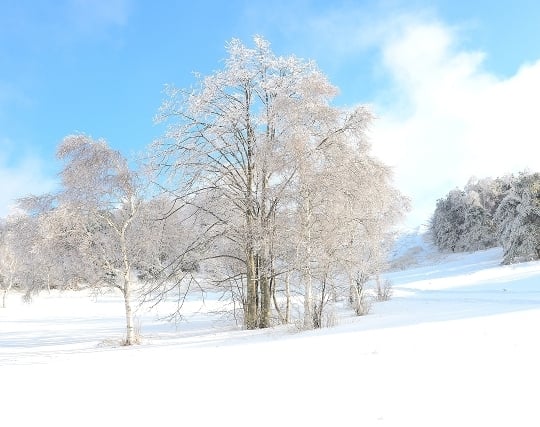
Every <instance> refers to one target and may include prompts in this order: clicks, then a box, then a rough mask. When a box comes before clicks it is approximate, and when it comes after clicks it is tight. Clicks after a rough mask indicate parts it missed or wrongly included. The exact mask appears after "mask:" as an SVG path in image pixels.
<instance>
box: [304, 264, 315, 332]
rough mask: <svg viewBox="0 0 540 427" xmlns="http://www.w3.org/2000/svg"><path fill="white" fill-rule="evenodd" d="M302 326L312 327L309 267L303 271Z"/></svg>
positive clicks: (311, 289) (311, 286) (311, 295)
mask: <svg viewBox="0 0 540 427" xmlns="http://www.w3.org/2000/svg"><path fill="white" fill-rule="evenodd" d="M304 289H305V291H304V327H305V328H306V329H313V284H312V278H311V270H310V268H309V267H308V268H306V272H305V273H304Z"/></svg>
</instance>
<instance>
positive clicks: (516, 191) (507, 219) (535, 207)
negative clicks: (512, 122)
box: [495, 173, 540, 264]
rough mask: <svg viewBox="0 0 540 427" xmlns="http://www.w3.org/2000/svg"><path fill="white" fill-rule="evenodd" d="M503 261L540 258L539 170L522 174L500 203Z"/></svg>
mask: <svg viewBox="0 0 540 427" xmlns="http://www.w3.org/2000/svg"><path fill="white" fill-rule="evenodd" d="M495 218H496V219H497V221H498V223H499V232H500V241H501V244H502V246H503V249H504V261H503V262H504V263H507V264H510V263H513V262H519V261H529V260H535V259H539V258H540V174H538V173H535V174H524V173H523V174H521V175H519V177H517V178H516V179H515V180H514V181H513V182H512V186H511V187H510V189H509V191H508V192H507V194H506V195H505V197H504V199H503V200H502V201H501V203H500V204H499V206H498V208H497V211H496V214H495Z"/></svg>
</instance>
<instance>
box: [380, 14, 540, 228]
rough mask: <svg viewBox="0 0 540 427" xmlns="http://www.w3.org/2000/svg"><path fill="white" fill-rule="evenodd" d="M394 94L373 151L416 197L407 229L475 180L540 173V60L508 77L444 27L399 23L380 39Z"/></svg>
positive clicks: (386, 100)
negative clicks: (486, 64) (496, 72)
mask: <svg viewBox="0 0 540 427" xmlns="http://www.w3.org/2000/svg"><path fill="white" fill-rule="evenodd" d="M381 52H382V56H381V58H382V65H383V68H384V69H385V70H386V71H387V72H388V73H389V75H390V77H391V80H392V82H393V87H392V89H391V90H390V91H389V92H387V93H385V94H384V97H382V96H381V99H379V100H378V102H376V107H375V110H376V113H377V115H378V116H379V119H378V120H377V122H376V124H375V126H374V129H373V134H372V139H373V141H374V150H375V152H376V154H377V155H378V156H379V157H381V158H382V159H383V160H385V161H386V162H387V163H389V164H391V165H393V166H394V170H395V176H396V183H397V184H398V186H399V187H400V188H401V189H402V191H403V192H405V193H406V194H408V195H409V196H410V197H411V198H412V202H413V212H412V213H411V215H410V218H409V225H418V224H419V223H421V222H425V221H426V220H427V219H428V218H429V216H430V214H431V213H432V212H433V209H434V207H435V202H436V200H437V199H438V198H441V197H443V196H445V195H446V193H448V191H449V190H451V189H452V188H454V187H456V186H459V187H462V186H463V185H464V184H465V183H466V182H467V180H468V179H469V178H470V177H471V176H477V177H485V176H502V175H504V174H506V173H513V172H519V171H521V170H524V169H530V170H536V171H540V130H539V128H538V122H539V119H538V111H539V110H540V108H539V107H540V106H539V103H540V60H539V61H537V62H536V63H533V64H529V65H524V66H523V67H522V68H521V69H519V71H518V72H517V73H516V74H515V75H513V76H511V77H509V78H506V79H501V78H498V77H496V76H495V75H494V74H491V73H490V72H488V71H486V70H484V69H483V68H482V65H483V62H482V61H483V58H484V54H483V53H481V52H472V51H467V50H464V49H460V48H459V46H458V40H457V33H456V31H455V30H454V29H451V28H449V27H447V26H445V25H444V24H441V23H439V22H435V21H431V22H426V21H424V22H415V21H411V20H402V21H401V26H400V27H399V28H398V29H397V30H396V29H394V30H392V34H391V35H389V36H387V37H386V38H385V39H384V40H383V42H382V48H381Z"/></svg>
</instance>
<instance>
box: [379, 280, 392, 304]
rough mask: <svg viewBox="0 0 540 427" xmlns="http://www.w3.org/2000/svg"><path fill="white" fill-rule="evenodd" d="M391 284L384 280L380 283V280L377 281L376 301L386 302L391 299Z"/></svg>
mask: <svg viewBox="0 0 540 427" xmlns="http://www.w3.org/2000/svg"><path fill="white" fill-rule="evenodd" d="M392 292H393V290H392V282H390V280H388V279H386V280H384V281H382V282H381V280H380V279H378V280H377V296H376V298H377V301H379V302H381V301H388V300H389V299H390V298H392Z"/></svg>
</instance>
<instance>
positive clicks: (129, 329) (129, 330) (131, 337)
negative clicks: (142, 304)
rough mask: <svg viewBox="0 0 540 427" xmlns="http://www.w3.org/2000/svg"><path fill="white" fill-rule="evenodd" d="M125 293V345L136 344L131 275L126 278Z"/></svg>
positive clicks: (123, 292)
mask: <svg viewBox="0 0 540 427" xmlns="http://www.w3.org/2000/svg"><path fill="white" fill-rule="evenodd" d="M122 294H123V295H124V307H125V311H126V339H125V341H124V344H125V345H133V344H136V343H137V342H136V337H135V329H134V327H133V312H132V310H131V283H130V281H129V277H127V278H125V279H124V288H123V290H122Z"/></svg>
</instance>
